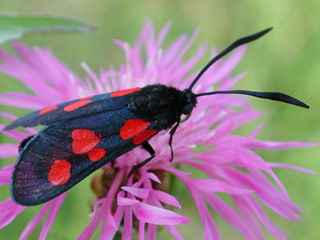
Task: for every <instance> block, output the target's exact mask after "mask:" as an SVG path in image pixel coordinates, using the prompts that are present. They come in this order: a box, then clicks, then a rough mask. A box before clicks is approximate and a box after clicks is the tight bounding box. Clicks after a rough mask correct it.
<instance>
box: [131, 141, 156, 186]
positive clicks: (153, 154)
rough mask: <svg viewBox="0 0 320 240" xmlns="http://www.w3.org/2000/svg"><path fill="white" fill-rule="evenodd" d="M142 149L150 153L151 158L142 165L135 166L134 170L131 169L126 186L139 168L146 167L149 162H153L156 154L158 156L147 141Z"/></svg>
mask: <svg viewBox="0 0 320 240" xmlns="http://www.w3.org/2000/svg"><path fill="white" fill-rule="evenodd" d="M142 147H143V148H144V149H145V150H146V151H147V152H148V153H150V155H151V156H150V157H148V158H147V159H146V160H144V161H142V162H141V163H139V164H137V165H135V166H133V168H132V169H131V171H130V172H129V174H128V176H127V179H126V185H127V183H128V180H129V178H130V177H131V175H132V174H133V173H134V172H135V171H136V170H138V169H139V168H141V167H143V166H144V165H146V164H147V163H148V162H150V161H151V160H152V158H154V156H155V154H156V153H155V151H154V149H153V147H152V146H151V145H150V144H149V143H148V142H147V141H145V142H143V143H142Z"/></svg>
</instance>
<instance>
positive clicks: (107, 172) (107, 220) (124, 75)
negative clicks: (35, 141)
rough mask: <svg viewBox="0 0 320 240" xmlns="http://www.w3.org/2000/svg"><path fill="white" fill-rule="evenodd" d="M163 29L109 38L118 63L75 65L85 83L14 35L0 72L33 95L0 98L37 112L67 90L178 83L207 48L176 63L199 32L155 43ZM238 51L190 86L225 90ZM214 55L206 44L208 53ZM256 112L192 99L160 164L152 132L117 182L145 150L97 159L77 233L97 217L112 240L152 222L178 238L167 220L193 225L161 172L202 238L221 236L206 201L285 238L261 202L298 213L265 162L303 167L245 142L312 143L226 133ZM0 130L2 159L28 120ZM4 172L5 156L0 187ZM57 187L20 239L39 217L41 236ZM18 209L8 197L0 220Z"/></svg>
mask: <svg viewBox="0 0 320 240" xmlns="http://www.w3.org/2000/svg"><path fill="white" fill-rule="evenodd" d="M169 28H170V24H167V25H165V26H164V28H163V29H162V30H161V32H160V34H159V35H158V37H156V36H155V33H154V28H153V25H152V24H151V23H146V24H145V26H144V28H143V30H142V32H141V34H140V36H139V38H138V40H137V42H136V44H135V45H134V46H133V47H131V46H130V45H129V44H128V43H125V42H122V41H118V40H116V41H115V43H116V44H117V45H118V46H120V47H121V48H122V49H123V50H124V52H125V56H126V63H125V64H123V65H121V66H120V68H119V70H118V71H116V70H115V69H114V68H113V67H110V68H109V69H108V70H107V71H106V70H104V69H102V68H101V69H100V73H99V74H95V73H94V72H92V71H91V69H90V68H89V67H88V66H87V65H86V64H85V63H83V64H82V66H83V68H84V69H85V70H86V72H87V76H86V77H85V79H84V80H85V81H83V80H82V79H81V78H80V77H78V76H77V75H76V74H75V73H73V72H72V71H71V70H69V69H68V68H67V67H65V66H64V65H63V64H62V63H61V62H60V61H59V60H57V59H56V58H55V57H54V55H53V54H52V53H51V52H50V51H49V50H46V49H41V48H38V47H35V48H33V49H30V48H28V47H26V46H25V45H22V44H20V43H13V47H14V49H15V51H16V53H17V54H18V56H13V55H11V54H9V53H8V52H6V51H4V50H3V49H0V57H1V59H2V61H1V63H0V71H2V72H3V73H5V74H7V75H9V76H11V77H13V78H15V79H17V80H18V81H20V82H22V83H23V84H24V85H25V86H27V87H28V88H29V89H30V90H31V91H32V95H31V94H24V93H17V92H7V93H3V94H1V95H0V103H1V104H3V105H9V106H13V107H18V108H25V109H30V110H37V109H39V108H44V107H47V106H50V105H55V104H57V103H60V102H65V101H68V100H72V99H75V98H82V97H86V96H91V95H94V94H99V93H105V92H111V91H116V90H122V89H128V88H132V87H143V86H145V85H148V84H154V83H162V84H166V85H172V86H176V87H178V88H179V89H184V88H187V87H188V86H189V84H190V83H191V81H192V80H193V78H194V76H195V74H196V72H193V73H191V72H190V71H191V70H192V68H193V67H194V65H195V64H196V63H197V62H198V60H199V59H200V58H201V57H202V56H203V55H204V53H205V52H206V44H202V45H201V46H200V47H199V48H198V50H197V51H196V53H195V54H194V55H193V56H192V57H190V58H189V59H188V60H187V61H185V60H184V55H185V53H186V52H187V50H188V49H189V47H190V46H191V44H192V42H193V41H194V39H195V37H196V35H197V33H198V30H196V31H195V32H194V33H193V35H192V36H191V38H190V39H188V38H187V36H185V35H182V36H180V37H179V38H177V39H176V40H175V41H174V42H173V43H172V44H171V45H170V46H169V47H168V48H167V49H165V50H163V49H162V48H161V46H162V43H163V41H164V38H165V36H166V34H167V32H168V30H169ZM244 52H245V47H240V48H239V49H238V50H236V51H235V52H234V53H233V54H232V55H231V56H230V57H229V58H228V59H227V60H224V61H222V60H220V61H219V62H217V63H216V64H215V65H214V66H213V67H211V68H210V69H209V70H208V71H207V72H206V73H205V74H204V76H203V77H202V79H201V81H200V82H199V83H197V85H196V87H195V89H194V92H208V91H209V90H212V87H213V86H215V88H216V89H218V90H226V89H230V88H232V87H233V86H234V84H235V83H236V82H237V81H239V80H240V79H241V78H242V77H243V76H244V74H243V73H242V74H239V75H237V76H234V77H232V76H231V72H232V70H233V68H234V67H235V66H236V65H237V63H238V62H239V61H240V59H241V58H242V56H243V54H244ZM143 53H145V55H144V54H143ZM215 54H216V50H215V49H214V48H213V50H212V55H215ZM144 59H146V60H144ZM239 109H241V111H239ZM261 115H262V113H261V112H255V111H254V110H253V108H252V107H251V106H250V104H249V103H248V102H247V100H246V99H245V98H244V97H243V96H231V95H220V96H219V97H212V98H210V99H209V98H200V99H199V103H198V106H197V107H196V108H195V109H194V110H193V113H192V115H191V117H190V118H189V119H188V121H185V122H183V123H182V124H181V125H180V127H179V128H178V130H177V132H176V134H175V138H174V144H173V148H174V152H175V158H174V161H173V163H170V162H169V159H170V156H171V155H170V148H169V146H168V136H169V135H168V134H167V133H166V132H161V133H160V134H158V135H157V136H155V137H154V138H152V139H151V140H150V144H151V145H152V146H154V148H155V150H156V157H155V158H154V159H153V160H152V161H151V162H150V163H149V164H147V165H146V166H144V167H142V168H140V169H139V170H138V172H137V173H135V174H134V178H131V179H130V181H129V182H128V184H127V185H126V186H124V180H125V179H126V176H127V174H128V173H129V171H130V170H131V168H132V166H134V165H136V164H137V163H139V162H140V161H141V160H144V159H145V158H146V157H147V153H146V152H145V151H144V150H142V149H140V148H137V149H134V150H132V151H131V152H129V153H127V154H124V155H122V156H121V157H119V158H118V159H116V160H115V162H114V165H111V164H107V165H106V166H104V172H103V174H102V175H101V174H96V173H94V175H95V177H94V179H93V183H92V188H93V190H94V191H95V193H96V194H97V200H96V202H95V203H94V205H93V212H92V213H91V214H90V215H89V216H90V217H91V222H90V223H89V225H88V226H87V227H86V228H85V229H84V230H83V232H82V233H79V234H80V235H79V238H78V239H89V238H90V237H91V236H92V234H93V233H94V232H95V230H96V229H97V228H98V226H100V225H101V237H100V239H112V238H114V236H115V235H116V234H117V232H121V234H122V239H131V238H132V237H133V234H134V232H136V233H137V234H138V236H139V239H144V238H145V237H146V238H147V239H155V236H156V231H157V225H162V226H164V228H166V229H167V230H168V231H169V232H170V233H171V234H172V236H173V237H175V238H176V239H182V236H181V235H180V233H179V232H178V230H177V229H176V227H175V226H176V225H180V224H185V223H187V222H189V221H191V225H192V219H191V220H189V219H187V218H186V217H184V216H182V215H181V214H179V210H177V209H175V208H182V206H181V205H180V203H179V201H178V199H176V198H175V197H174V196H173V195H172V193H171V192H169V189H170V188H171V186H170V185H171V184H172V183H171V182H170V181H169V180H168V178H169V176H174V177H175V179H177V180H180V181H182V182H183V183H184V184H185V185H186V187H187V189H188V190H189V192H190V194H191V196H192V197H193V199H194V202H195V205H196V207H197V209H198V211H199V215H200V217H201V219H202V222H203V225H204V239H220V235H219V232H218V229H217V226H216V225H215V222H214V219H213V216H212V215H211V213H210V209H212V210H213V211H215V212H216V213H217V215H219V216H220V217H221V218H223V219H224V220H225V221H226V222H227V223H229V224H230V225H232V226H233V227H234V228H235V229H237V230H238V231H239V232H240V233H241V234H242V235H243V236H245V237H246V238H247V239H264V236H263V229H262V226H263V227H265V228H266V230H267V231H269V232H270V234H272V235H273V236H274V237H275V238H277V239H283V238H285V239H288V237H287V236H286V234H285V233H284V232H283V231H282V230H281V229H279V228H278V227H277V226H276V225H275V224H274V223H272V221H271V220H270V219H269V218H268V216H267V214H266V213H265V211H264V209H263V207H262V204H264V205H265V206H267V207H268V208H269V209H271V210H273V211H274V212H275V213H277V214H278V215H280V216H282V217H284V218H286V219H288V220H291V221H297V220H298V219H299V218H298V216H297V215H298V214H301V210H300V208H299V207H298V206H296V205H295V204H294V203H292V201H291V200H290V198H289V196H288V194H287V192H286V190H285V187H284V186H283V184H282V183H281V181H280V180H279V179H278V177H277V176H276V175H275V173H274V172H273V169H274V168H287V169H292V170H298V171H302V172H306V173H310V174H312V172H311V171H308V170H305V169H302V168H299V167H294V166H290V165H286V164H280V163H270V162H266V161H264V160H263V159H262V158H261V157H260V156H259V155H257V154H256V153H255V152H254V150H278V149H290V148H297V147H307V146H311V145H313V144H311V143H299V142H272V141H262V140H258V139H256V135H257V134H258V132H259V131H260V129H261V128H262V125H260V126H258V127H257V128H256V129H255V130H253V131H252V132H251V133H250V134H248V135H247V136H239V135H235V134H233V133H232V131H233V130H235V129H237V128H239V127H241V126H242V125H244V124H246V123H247V122H250V121H252V120H254V119H256V118H259V117H260V116H261ZM1 116H2V117H3V118H7V119H10V120H15V119H16V116H13V115H11V114H9V113H1ZM213 126H214V127H213ZM3 129H4V125H2V124H1V125H0V130H1V132H2V133H3V134H5V135H7V136H8V137H10V138H12V139H13V140H15V141H16V142H17V143H16V144H1V145H0V149H1V151H0V157H1V158H10V157H15V156H17V155H18V146H19V143H20V142H21V141H22V140H23V139H25V138H26V137H28V136H29V135H32V134H35V133H36V130H34V129H32V128H28V129H26V131H27V132H26V131H23V132H22V131H20V130H10V131H3ZM179 166H188V167H189V168H188V169H190V172H186V171H182V170H180V169H179ZM12 170H13V164H12V165H9V166H7V167H5V168H3V169H1V170H0V184H1V185H7V184H9V183H10V176H11V172H12ZM193 170H194V171H197V172H199V171H200V172H202V173H203V175H205V177H203V178H199V177H195V174H194V173H193ZM75 191H76V190H75ZM217 193H226V194H228V195H229V196H230V197H231V199H232V200H233V203H234V204H233V207H231V206H230V205H228V204H227V203H226V202H225V201H224V200H223V199H222V198H221V197H220V196H219V195H218V194H217ZM66 194H67V192H66V193H64V194H62V195H60V196H58V197H57V198H55V199H53V200H51V201H49V202H47V203H45V204H43V207H42V209H41V210H40V211H39V212H38V213H37V214H36V215H35V216H34V218H33V219H31V220H30V222H29V223H28V225H27V226H26V227H25V229H24V231H23V233H22V234H21V237H20V239H27V238H28V236H29V235H30V234H31V232H32V231H33V230H34V229H35V227H36V226H37V225H38V224H39V223H40V221H42V220H43V219H44V218H45V216H46V215H47V217H46V220H45V221H44V224H43V227H42V230H41V233H40V237H39V238H40V239H45V238H46V237H47V235H48V232H49V230H50V228H51V226H52V224H53V222H54V219H55V217H56V215H57V214H58V212H59V208H60V206H61V205H62V203H63V201H64V198H65V196H66ZM261 203H262V204H261ZM170 206H172V207H170ZM173 207H175V208H173ZM24 210H26V207H24V206H20V205H17V204H16V203H14V202H13V201H12V200H11V199H10V197H9V198H8V199H7V200H5V201H3V202H1V203H0V228H3V227H5V226H7V225H8V224H10V223H11V222H12V221H13V220H14V219H15V217H16V216H17V215H19V214H20V213H21V212H22V211H24Z"/></svg>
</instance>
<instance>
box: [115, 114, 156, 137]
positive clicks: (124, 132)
mask: <svg viewBox="0 0 320 240" xmlns="http://www.w3.org/2000/svg"><path fill="white" fill-rule="evenodd" d="M150 125H151V123H150V122H146V121H143V120H141V119H129V120H127V121H125V123H124V125H123V127H122V128H121V129H120V137H121V138H122V139H123V140H128V139H130V138H133V137H136V136H138V135H139V134H140V133H143V132H144V131H145V130H146V129H147V128H148V127H149V126H150Z"/></svg>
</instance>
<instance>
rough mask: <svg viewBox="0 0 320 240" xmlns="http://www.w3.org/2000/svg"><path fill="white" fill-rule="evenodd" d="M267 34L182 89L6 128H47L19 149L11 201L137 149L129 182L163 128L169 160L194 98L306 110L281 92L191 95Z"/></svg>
mask: <svg viewBox="0 0 320 240" xmlns="http://www.w3.org/2000/svg"><path fill="white" fill-rule="evenodd" d="M269 30H270V29H267V30H264V31H261V32H258V33H256V34H253V35H250V36H247V37H244V38H241V39H239V40H237V41H235V42H234V43H233V44H231V45H230V46H229V47H228V48H226V49H225V50H224V51H222V52H221V53H220V54H218V55H217V56H216V57H215V58H213V59H212V60H211V61H210V62H209V63H208V64H207V65H206V66H205V67H204V68H203V69H202V70H201V72H200V73H199V74H198V75H197V77H196V78H195V79H194V81H193V82H192V84H191V85H190V87H189V88H188V89H185V90H183V91H181V90H178V89H176V88H173V87H169V86H165V85H149V86H146V87H143V88H133V89H128V90H123V91H118V92H113V93H106V94H101V95H96V96H92V97H86V98H83V99H78V100H74V101H70V102H66V103H62V104H58V105H54V106H51V107H47V108H44V109H42V110H40V111H37V112H34V113H32V114H30V115H28V116H26V117H24V118H21V119H18V120H16V121H15V122H13V123H12V124H10V125H9V126H7V127H6V130H10V129H13V128H16V127H19V126H22V127H33V126H37V125H39V124H41V125H45V126H46V127H44V128H43V129H42V130H41V131H40V132H39V133H38V134H36V135H35V136H32V137H30V138H28V139H26V140H25V141H23V142H22V143H21V145H20V148H19V151H20V154H19V157H18V160H17V163H16V165H15V168H14V171H13V175H12V180H11V196H12V199H13V200H14V201H16V202H17V203H19V204H21V205H27V206H29V205H36V204H40V203H43V202H46V201H48V200H50V199H52V198H54V197H56V196H58V195H60V194H62V193H63V192H65V191H67V190H68V189H70V188H71V187H72V186H74V185H75V184H76V183H78V182H79V181H81V180H82V179H84V178H85V177H87V176H88V175H89V174H91V173H92V172H93V171H95V170H97V169H98V168H100V167H102V166H104V165H105V164H106V163H109V162H112V161H114V160H115V159H116V158H117V157H119V156H121V155H123V154H124V153H126V152H128V151H130V150H132V149H134V148H135V147H137V146H142V147H143V148H144V149H145V150H146V151H148V152H149V153H150V157H148V158H147V159H145V160H144V161H142V162H141V163H139V164H138V165H136V166H134V167H133V169H132V170H131V172H130V173H129V174H128V177H127V179H128V178H129V177H130V176H131V175H132V173H133V172H134V171H135V170H136V169H138V168H140V167H142V166H143V165H145V164H146V163H148V162H149V161H150V160H151V159H152V158H153V157H154V156H155V151H154V150H153V148H152V146H151V145H150V144H149V143H148V139H150V138H151V137H153V136H154V135H156V134H157V133H158V132H160V131H162V130H166V129H171V130H170V140H169V145H170V147H171V160H172V159H173V150H172V139H173V135H174V133H175V131H176V129H177V128H178V126H179V123H180V120H181V117H182V115H189V114H191V112H192V110H193V108H194V107H195V106H196V104H197V98H198V97H201V96H205V95H213V94H244V95H250V96H254V97H259V98H267V99H272V100H276V101H283V102H286V103H290V104H293V105H297V106H301V107H305V108H308V106H307V105H306V104H304V103H302V102H300V101H299V100H297V99H295V98H293V97H290V96H288V95H285V94H282V93H274V92H252V91H245V90H230V91H215V92H208V93H200V94H195V93H193V92H192V87H193V86H194V84H195V83H196V82H197V81H198V80H199V78H200V77H201V75H202V74H203V73H204V72H205V71H206V70H207V69H208V68H209V67H210V66H211V65H212V64H213V63H214V62H216V61H217V60H218V59H220V58H221V57H223V56H224V55H226V54H227V53H229V52H230V51H232V50H233V49H234V48H236V47H238V46H240V45H242V44H245V43H248V42H251V41H253V40H255V39H257V38H259V37H261V36H262V35H264V34H265V33H267V32H268V31H269Z"/></svg>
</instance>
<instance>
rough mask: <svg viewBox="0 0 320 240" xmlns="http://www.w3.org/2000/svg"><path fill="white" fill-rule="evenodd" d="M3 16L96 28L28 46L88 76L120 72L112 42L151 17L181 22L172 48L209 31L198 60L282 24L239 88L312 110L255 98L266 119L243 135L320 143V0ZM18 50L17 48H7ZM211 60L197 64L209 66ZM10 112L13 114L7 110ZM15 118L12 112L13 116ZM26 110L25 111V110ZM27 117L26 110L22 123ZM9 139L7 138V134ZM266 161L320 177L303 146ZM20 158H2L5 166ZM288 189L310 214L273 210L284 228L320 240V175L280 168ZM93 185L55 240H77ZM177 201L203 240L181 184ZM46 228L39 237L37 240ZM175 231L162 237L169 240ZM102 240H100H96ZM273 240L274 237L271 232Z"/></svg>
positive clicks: (8, 4)
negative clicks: (284, 96)
mask: <svg viewBox="0 0 320 240" xmlns="http://www.w3.org/2000/svg"><path fill="white" fill-rule="evenodd" d="M0 10H1V11H15V12H24V13H36V14H58V15H64V16H73V17H75V18H78V19H82V20H84V21H86V22H87V23H89V24H91V25H94V26H95V27H96V30H95V31H94V32H92V33H88V34H73V33H66V34H55V33H51V34H32V35H27V36H26V37H25V38H23V40H22V42H24V43H26V44H27V45H29V46H34V45H37V46H41V47H49V48H51V49H52V50H53V52H54V53H55V54H56V56H57V57H58V58H59V59H61V60H62V61H63V62H64V63H65V64H66V65H67V66H69V67H70V68H71V69H73V70H74V71H75V72H77V73H78V74H79V75H80V76H83V74H84V71H83V70H82V69H81V67H80V63H81V62H82V61H86V62H87V63H88V65H89V66H90V67H91V68H92V69H93V70H95V71H97V70H98V69H99V67H100V66H103V67H105V68H107V67H108V66H109V65H110V64H113V65H115V66H118V64H119V63H121V62H123V61H124V55H123V53H122V51H121V50H120V49H119V48H118V47H115V45H113V44H112V42H111V41H112V39H114V38H117V39H121V40H125V41H127V42H129V43H130V44H132V43H134V41H135V39H136V37H137V35H138V33H139V32H140V30H141V27H142V25H143V22H144V20H146V19H149V20H151V21H153V22H154V24H155V26H156V29H157V30H160V29H161V28H162V26H163V25H164V24H165V23H166V22H167V21H168V20H170V21H172V22H173V27H172V28H171V31H170V32H169V34H168V36H167V39H166V42H165V45H166V44H169V43H170V42H171V41H172V40H173V39H175V38H176V37H178V36H179V35H180V34H182V33H188V34H189V35H190V34H191V33H192V31H193V30H194V28H196V27H198V26H200V27H201V32H200V35H199V36H198V38H197V40H196V42H195V44H194V45H193V47H192V48H191V49H190V54H192V53H194V52H195V50H196V48H197V47H198V46H199V44H200V43H201V42H203V41H207V42H208V43H209V44H210V45H213V44H215V45H216V46H217V47H218V49H220V50H221V49H222V48H224V47H225V46H226V45H227V44H229V43H230V42H231V41H233V40H235V39H236V38H238V37H241V36H244V35H246V34H250V33H253V32H256V31H258V30H261V29H263V28H266V27H269V26H273V27H274V30H273V31H272V32H271V33H269V34H268V35H267V36H265V37H263V38H262V39H261V40H259V41H257V42H255V43H253V44H250V46H249V48H248V51H247V53H246V55H245V57H244V58H243V60H242V62H241V64H240V65H239V66H238V67H237V68H236V69H235V72H234V73H239V72H243V71H246V72H247V75H246V77H245V78H244V79H243V80H242V81H241V82H240V83H239V84H238V85H237V88H239V89H251V90H261V91H274V90H276V91H280V92H285V93H288V94H291V95H293V96H295V97H298V98H300V99H301V100H303V101H305V102H306V103H308V104H309V105H310V106H311V109H310V110H305V109H300V108H296V107H292V106H289V105H285V104H277V103H274V102H270V101H261V100H256V99H252V98H250V101H251V102H252V103H253V105H254V106H255V107H256V109H257V110H258V111H264V112H265V114H264V115H263V117H262V118H260V119H259V120H257V121H255V122H254V123H252V124H249V126H246V127H244V128H243V129H242V133H243V134H246V133H248V131H249V130H252V129H253V128H254V127H255V126H257V125H258V124H259V123H261V122H265V126H264V128H263V129H262V131H261V132H260V134H259V135H258V137H259V138H260V139H267V140H283V141H287V140H299V141H318V142H319V141H320V127H319V122H320V121H319V120H320V113H319V111H320V102H319V100H318V98H319V97H318V96H319V89H320V84H319V75H320V68H319V60H320V57H319V56H320V50H319V46H318V45H319V43H320V24H319V22H320V21H319V10H320V1H318V0H305V1H293V0H291V1H290V0H282V1H276V0H269V1H251V0H243V1H236V0H229V1H223V0H198V1H183V0H178V1H169V0H163V1H147V0H143V1H142V0H141V1H139V0H136V1H133V0H123V1H111V0H105V1H103V0H96V1H93V0H91V1H89V0H77V1H76V0H63V1H62V0H55V1H40V0H28V1H18V0H11V1H4V0H0ZM4 47H5V48H7V49H10V45H9V44H6V45H4ZM207 60H208V55H207V58H205V59H203V60H202V61H201V63H200V64H198V65H197V67H198V68H200V67H201V66H202V65H203V64H205V63H206V62H207ZM0 78H1V81H0V84H1V87H0V92H5V91H16V90H18V91H24V92H25V91H26V89H25V88H24V87H23V86H22V85H21V84H19V83H17V82H16V81H12V80H10V79H8V78H6V77H5V76H4V75H3V74H0ZM0 110H1V111H7V110H8V108H4V107H3V106H1V109H0ZM9 111H11V112H12V110H9ZM17 112H18V111H16V113H17ZM23 113H24V112H19V113H18V114H19V115H20V116H22V115H23ZM1 137H2V139H1V142H4V141H7V139H6V138H4V137H3V135H1ZM260 154H261V155H262V156H263V157H264V159H266V160H267V161H272V162H281V163H288V164H294V165H298V166H301V167H305V168H308V169H311V170H313V171H316V172H319V170H320V164H319V158H320V156H319V155H320V149H319V148H316V147H314V148H309V149H295V150H290V151H274V152H261V153H260ZM12 161H14V160H13V159H12V160H10V161H8V160H1V162H0V167H1V166H4V165H6V164H8V163H9V162H12ZM276 173H277V174H278V176H279V177H280V179H281V180H282V181H283V183H284V184H285V186H286V187H287V190H288V193H289V195H290V196H291V198H292V200H293V202H295V203H296V204H298V205H300V206H301V208H302V209H303V211H304V213H305V215H304V216H302V217H301V221H300V222H289V221H286V220H284V219H282V218H280V217H278V216H276V215H275V214H273V213H272V212H270V211H268V214H269V216H271V218H272V219H273V221H274V222H275V223H276V224H278V225H279V226H280V227H281V228H283V229H284V230H285V231H286V232H287V234H288V235H289V236H290V238H291V239H319V237H320V228H319V226H318V225H319V221H320V220H319V219H320V218H319V217H320V208H319V207H318V206H319V202H320V191H319V188H320V182H319V180H320V178H319V176H318V175H316V176H312V175H306V174H303V173H299V172H293V171H288V170H284V169H282V170H276ZM89 183H90V178H89V179H86V180H85V181H83V182H81V183H80V184H79V185H78V186H77V187H76V188H74V189H73V190H72V191H71V192H70V194H69V195H68V197H67V199H66V201H65V203H64V204H63V207H62V210H61V211H60V212H59V214H58V216H57V218H56V221H55V222H54V224H53V227H52V229H51V231H50V232H49V235H48V239H75V238H76V237H77V236H78V235H79V234H80V232H81V231H82V229H84V227H85V226H86V225H87V224H88V222H89V220H90V219H89V218H88V217H87V214H89V212H90V211H89V208H88V201H89V199H93V195H92V194H91V192H90V191H89V188H88V184H89ZM180 189H181V190H180V191H179V192H178V194H177V198H178V199H179V201H180V202H181V204H182V206H183V210H182V214H184V215H185V216H187V217H188V218H189V219H191V220H192V221H191V223H189V224H186V225H185V226H181V227H179V230H181V232H182V235H183V236H184V237H185V239H197V238H202V236H203V230H202V226H201V225H202V223H201V222H200V220H199V216H198V215H197V212H196V209H195V207H194V204H193V202H192V200H191V197H190V196H189V195H186V196H185V191H186V189H185V188H184V187H183V186H181V188H180ZM7 196H8V188H4V187H2V188H1V189H0V200H4V199H6V198H7ZM38 210H39V207H33V208H30V209H28V210H26V211H24V212H23V214H21V215H19V217H17V219H15V220H14V221H13V222H12V223H11V224H10V225H9V226H7V227H5V228H4V229H2V230H1V231H0V239H18V237H19V235H20V234H21V232H22V231H23V229H24V227H25V226H26V224H27V223H28V221H29V220H30V219H31V218H32V217H33V216H34V214H35V213H36V212H37V211H38ZM215 220H216V222H217V225H218V227H219V229H220V233H221V236H222V239H241V238H240V234H239V233H237V232H236V231H235V230H233V229H232V228H231V227H229V226H228V225H227V224H226V223H225V222H224V221H223V220H221V219H220V218H219V217H217V216H215ZM40 229H41V228H40V227H38V228H37V230H36V231H35V232H34V234H32V235H31V238H30V239H37V238H38V236H39V232H40ZM167 236H168V235H167V233H166V231H162V232H161V233H160V235H159V239H160V238H161V237H163V238H165V239H167ZM96 238H98V235H97V234H96V235H95V236H94V237H93V239H96ZM266 238H267V239H273V238H272V237H271V236H270V235H268V234H266Z"/></svg>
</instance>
